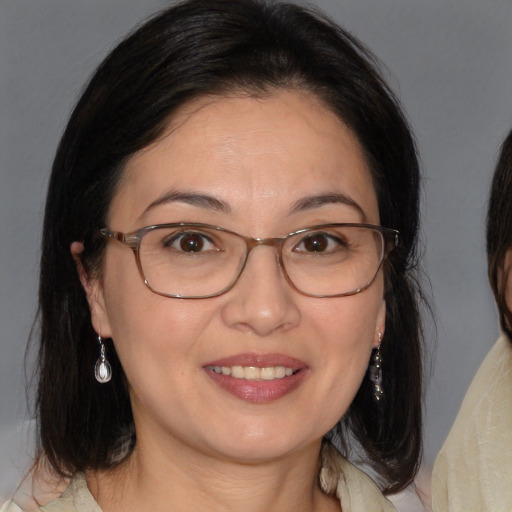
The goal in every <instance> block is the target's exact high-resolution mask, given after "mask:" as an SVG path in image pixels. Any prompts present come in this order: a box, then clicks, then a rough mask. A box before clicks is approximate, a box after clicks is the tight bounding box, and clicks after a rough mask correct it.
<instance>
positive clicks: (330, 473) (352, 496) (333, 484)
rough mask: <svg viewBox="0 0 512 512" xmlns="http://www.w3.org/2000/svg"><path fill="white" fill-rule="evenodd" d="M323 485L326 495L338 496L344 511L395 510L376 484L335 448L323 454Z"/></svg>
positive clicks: (324, 450) (321, 475)
mask: <svg viewBox="0 0 512 512" xmlns="http://www.w3.org/2000/svg"><path fill="white" fill-rule="evenodd" d="M320 483H321V486H322V488H323V489H324V490H325V491H326V492H327V493H329V494H331V493H333V494H334V492H335V493H336V496H337V497H338V499H339V500H340V504H341V508H342V510H343V512H366V511H368V510H371V511H372V512H395V510H396V509H395V507H394V506H393V504H392V503H391V502H390V501H389V500H388V499H387V498H386V497H385V496H384V495H383V494H382V492H381V491H380V489H379V488H378V487H377V485H376V484H375V482H374V481H373V480H372V479H371V478H370V477H369V476H368V475H367V474H366V473H365V472H364V471H361V470H360V469H359V468H357V467H356V466H354V465H353V464H351V463H350V462H349V461H348V460H346V459H345V458H344V457H343V456H342V455H341V454H340V453H339V452H338V450H336V449H335V448H334V447H333V446H332V445H331V446H330V447H324V449H323V452H322V471H321V473H320Z"/></svg>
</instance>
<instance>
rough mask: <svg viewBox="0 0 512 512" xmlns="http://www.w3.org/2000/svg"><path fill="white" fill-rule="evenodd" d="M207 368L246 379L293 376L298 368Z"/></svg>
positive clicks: (272, 378)
mask: <svg viewBox="0 0 512 512" xmlns="http://www.w3.org/2000/svg"><path fill="white" fill-rule="evenodd" d="M205 368H206V369H207V370H209V371H211V372H215V373H217V374H219V375H220V374H221V375H226V376H230V377H232V378H235V379H244V380H266V381H270V380H275V379H283V378H285V377H291V376H292V375H293V374H294V373H296V372H297V371H298V370H294V369H293V368H288V367H285V366H266V367H263V368H260V367H258V366H206V367H205Z"/></svg>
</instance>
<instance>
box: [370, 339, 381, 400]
mask: <svg viewBox="0 0 512 512" xmlns="http://www.w3.org/2000/svg"><path fill="white" fill-rule="evenodd" d="M381 341H382V334H381V333H380V331H379V346H378V347H377V348H376V349H374V350H373V354H372V360H371V362H370V368H369V370H370V375H369V377H370V380H371V382H372V384H373V399H374V400H375V401H376V402H377V403H380V401H381V400H382V399H383V398H384V390H383V389H382V358H381V356H380V343H381Z"/></svg>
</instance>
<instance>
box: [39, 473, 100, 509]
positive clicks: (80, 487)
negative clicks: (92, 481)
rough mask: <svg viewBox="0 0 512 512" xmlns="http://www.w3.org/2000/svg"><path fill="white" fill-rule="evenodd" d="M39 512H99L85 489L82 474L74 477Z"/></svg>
mask: <svg viewBox="0 0 512 512" xmlns="http://www.w3.org/2000/svg"><path fill="white" fill-rule="evenodd" d="M41 512H101V508H100V506H99V505H98V504H97V503H96V501H95V500H94V498H93V496H92V494H91V493H90V492H89V489H88V487H87V481H86V479H85V475H84V474H83V473H79V474H77V475H75V476H74V477H73V478H72V479H71V481H70V482H69V485H68V487H67V488H66V490H65V491H64V492H63V493H62V494H61V495H60V496H59V497H58V498H57V499H55V500H53V501H51V502H50V503H48V504H47V505H45V506H44V507H42V508H41Z"/></svg>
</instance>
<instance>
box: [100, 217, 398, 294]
mask: <svg viewBox="0 0 512 512" xmlns="http://www.w3.org/2000/svg"><path fill="white" fill-rule="evenodd" d="M100 232H101V234H102V235H103V236H104V237H106V238H107V239H109V240H115V241H118V242H121V243H122V244H125V245H127V246H128V247H130V248H131V249H132V250H133V253H134V255H135V259H136V261H137V266H138V269H139V272H140V275H141V276H142V279H143V280H144V283H145V284H146V286H147V287H148V288H149V289H150V290H151V291H152V292H154V293H157V294H159V295H163V296H164V297H171V298H181V299H202V298H208V297H216V296H218V295H221V294H223V293H225V292H227V291H228V290H230V289H231V288H232V287H233V286H234V285H235V283H236V282H237V280H238V278H239V277H240V275H241V274H242V272H243V270H244V267H245V265H246V263H247V259H248V257H249V254H250V252H251V251H252V250H253V249H254V248H256V247H259V246H261V245H267V246H271V247H275V248H276V250H277V260H278V265H279V266H280V268H281V269H282V271H283V274H284V276H285V278H286V280H287V281H288V283H289V284H290V285H291V286H292V287H293V288H294V289H295V290H297V291H298V292H300V293H301V294H303V295H307V296H310V297H343V296H345V295H354V294H356V293H359V292H361V291H363V290H364V289H366V288H368V286H370V284H371V283H372V282H373V280H374V279H375V276H376V275H377V272H378V271H379V268H380V266H381V264H382V262H383V260H384V258H385V257H386V256H387V254H388V253H389V252H390V251H391V250H392V249H393V248H394V247H396V245H397V244H398V231H396V230H394V229H389V228H383V227H381V226H373V225H370V224H346V223H345V224H323V225H320V226H313V227H309V228H304V229H299V230H298V231H295V232H293V233H290V234H288V235H286V236H284V237H282V238H250V237H246V236H243V235H240V234H238V233H235V232H233V231H230V230H228V229H224V228H221V227H219V226H210V225H209V224H200V223H176V224H158V225H154V226H147V227H143V228H140V229H138V230H136V231H133V232H131V233H121V232H119V231H110V230H109V229H101V230H100Z"/></svg>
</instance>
